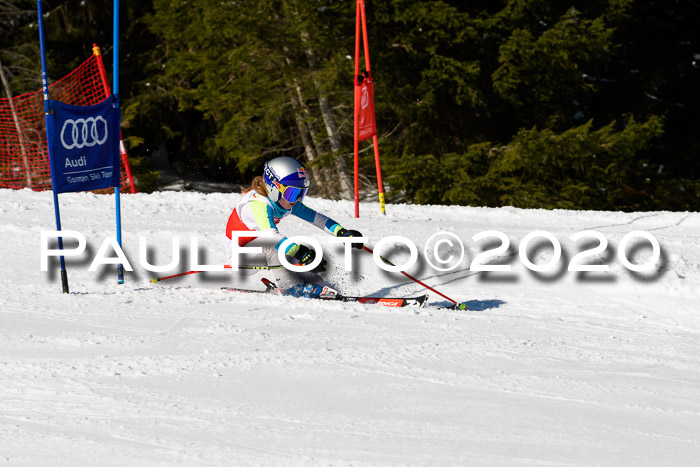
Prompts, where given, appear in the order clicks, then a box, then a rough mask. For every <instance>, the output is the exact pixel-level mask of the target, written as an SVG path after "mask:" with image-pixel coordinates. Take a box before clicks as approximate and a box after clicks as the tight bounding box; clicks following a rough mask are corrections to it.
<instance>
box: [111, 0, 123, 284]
mask: <svg viewBox="0 0 700 467" xmlns="http://www.w3.org/2000/svg"><path fill="white" fill-rule="evenodd" d="M113 15H114V39H113V42H114V61H113V65H112V73H114V77H113V80H114V85H113V86H112V92H114V95H115V97H116V99H115V101H114V108H115V109H116V108H119V0H114V14H113ZM118 170H119V183H121V179H122V175H121V164H119V169H118ZM119 188H120V187H119V185H117V186H115V187H114V200H115V207H116V211H117V244H119V248H121V247H122V211H121V200H120V193H119ZM117 282H118V283H119V284H123V283H124V265H123V264H119V265H118V266H117Z"/></svg>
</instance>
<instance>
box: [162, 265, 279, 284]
mask: <svg viewBox="0 0 700 467" xmlns="http://www.w3.org/2000/svg"><path fill="white" fill-rule="evenodd" d="M283 267H284V266H281V265H280V266H245V265H242V266H238V269H259V270H270V269H282V268H283ZM224 268H229V269H230V268H231V265H230V264H225V265H224ZM200 272H204V271H187V272H181V273H179V274H173V275H172V276H165V277H154V278H153V279H151V282H152V283H154V284H157V283H158V282H160V281H164V280H167V279H175V278H176V277H182V276H187V275H189V274H199V273H200Z"/></svg>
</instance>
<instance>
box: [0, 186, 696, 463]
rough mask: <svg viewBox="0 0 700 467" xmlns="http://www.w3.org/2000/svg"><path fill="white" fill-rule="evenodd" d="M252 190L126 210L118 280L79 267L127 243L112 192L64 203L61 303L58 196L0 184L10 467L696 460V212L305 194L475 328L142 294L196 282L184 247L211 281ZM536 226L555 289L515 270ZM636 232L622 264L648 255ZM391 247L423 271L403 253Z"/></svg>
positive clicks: (344, 282) (157, 201)
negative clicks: (47, 252) (161, 268)
mask: <svg viewBox="0 0 700 467" xmlns="http://www.w3.org/2000/svg"><path fill="white" fill-rule="evenodd" d="M239 196H240V195H238V194H220V193H213V194H201V193H176V192H163V193H154V194H136V195H122V198H121V209H122V224H123V244H124V251H125V254H126V257H127V258H128V260H129V262H130V264H131V266H132V267H133V268H134V272H130V273H127V274H126V283H125V284H123V285H118V284H117V280H116V272H115V266H114V265H106V266H99V267H98V268H97V270H96V271H95V272H90V271H89V268H90V265H91V263H92V261H93V259H94V257H95V256H98V253H99V249H100V246H101V245H102V244H103V241H104V239H105V238H106V237H113V236H115V235H116V234H115V222H114V197H113V196H111V195H101V196H100V195H94V194H89V193H76V194H65V195H60V197H59V199H60V209H61V220H62V224H63V229H64V230H76V231H80V232H81V233H83V234H84V235H85V237H86V238H87V250H86V251H85V253H84V254H82V255H81V256H77V257H68V258H66V262H67V270H68V280H69V285H70V290H71V293H70V294H63V293H61V280H60V273H59V266H58V261H57V259H55V258H52V259H51V261H49V270H48V271H46V272H43V271H41V270H40V264H41V261H40V259H41V258H40V251H41V233H42V231H54V230H55V218H54V209H53V198H52V194H51V193H50V192H44V193H35V192H32V191H29V190H22V191H12V190H0V258H1V259H2V264H1V267H0V285H1V287H0V464H7V465H32V466H48V465H51V466H68V465H71V466H73V465H90V466H150V465H187V466H192V465H201V466H217V465H222V466H223V465H517V466H522V465H586V466H589V465H615V466H620V465H629V466H644V465H648V466H658V465H669V466H682V465H687V466H690V465H698V459H700V300H699V298H700V297H699V291H700V214H698V213H687V212H643V213H642V212H640V213H619V212H590V211H585V212H574V211H545V210H522V209H514V208H501V209H486V208H470V207H449V206H413V205H388V206H387V215H386V216H383V215H381V213H380V212H379V207H378V205H377V204H371V203H366V204H363V205H362V206H361V217H360V218H359V219H355V218H354V206H353V204H352V203H351V202H346V201H328V200H322V199H314V198H311V199H308V200H307V205H309V206H310V207H312V208H314V209H316V210H318V211H320V212H323V213H326V214H328V215H330V216H331V217H333V218H334V219H336V220H337V221H339V222H340V223H341V224H342V225H343V226H345V227H346V228H353V229H357V230H360V231H361V232H362V233H363V234H365V236H367V237H369V239H370V241H369V243H368V245H369V246H373V245H375V244H377V243H378V242H379V241H380V240H381V239H382V238H384V237H387V236H389V235H402V236H404V237H406V238H408V239H410V240H411V241H412V242H414V243H415V244H416V246H417V248H418V252H419V262H418V263H417V264H416V265H415V266H414V267H412V268H410V269H409V270H408V272H409V273H410V274H412V275H413V276H414V277H416V278H418V279H420V280H422V281H424V282H425V283H426V284H427V285H429V286H431V287H433V288H435V289H436V290H438V291H440V292H441V293H443V294H444V295H446V296H447V297H449V298H451V299H454V300H456V301H459V302H466V303H467V306H468V308H469V310H467V311H454V310H447V309H443V308H440V307H441V306H446V305H450V302H449V301H448V300H446V299H444V298H442V297H440V296H439V295H437V294H435V293H433V292H430V297H431V298H430V304H429V306H427V307H425V308H421V309H413V308H400V309H397V308H383V307H379V306H372V305H361V304H352V303H339V302H321V301H312V300H308V299H293V298H287V297H279V296H271V295H260V294H243V293H231V292H226V291H222V290H221V287H222V286H244V287H247V288H255V289H262V285H261V283H260V282H259V278H260V276H258V277H253V278H249V279H248V280H241V279H240V278H237V277H235V276H234V275H233V274H232V273H231V272H228V271H227V272H215V273H202V274H194V275H187V276H184V277H182V278H178V279H171V280H164V281H162V282H160V283H157V284H152V283H151V282H150V279H151V278H152V277H154V276H159V277H163V276H165V275H168V274H174V273H177V272H183V271H187V270H189V269H190V265H189V261H190V257H191V256H192V251H193V248H192V246H191V243H190V242H191V239H192V238H196V241H197V242H198V246H197V248H196V251H197V253H198V256H199V262H200V263H201V264H207V265H214V264H223V263H224V262H225V255H224V253H223V251H224V250H223V247H222V244H221V241H220V237H221V235H222V234H223V231H224V228H225V225H226V221H227V219H228V215H229V213H230V211H231V208H232V207H233V206H234V205H235V203H236V201H237V200H238V199H239ZM279 227H280V230H281V232H282V233H283V234H286V235H305V236H308V237H312V238H314V239H315V240H317V241H319V243H321V245H322V246H323V248H324V252H325V255H326V257H327V258H328V259H329V263H330V269H329V272H328V273H326V274H325V277H326V279H327V280H329V281H330V282H332V283H334V284H336V285H337V287H338V289H339V290H340V291H341V292H343V293H345V294H348V295H358V294H362V295H374V296H406V295H408V296H415V295H420V294H423V293H425V292H426V289H424V288H423V287H422V286H420V285H419V284H417V283H415V282H413V281H411V280H409V279H407V278H406V277H405V276H403V275H402V274H400V273H388V272H384V271H382V270H381V269H380V268H379V267H378V266H377V265H376V264H375V263H374V262H373V259H372V256H371V255H370V254H369V253H367V252H364V251H362V250H353V254H354V256H353V263H352V265H353V271H352V272H346V271H345V270H344V262H343V250H342V247H341V246H338V245H335V244H332V243H331V242H330V240H331V237H329V236H328V235H327V234H325V233H324V232H322V231H320V230H318V229H316V228H315V227H314V226H312V225H309V224H306V223H304V222H303V221H301V220H298V219H285V220H284V221H283V222H282V223H281V224H280V226H279ZM492 230H498V231H500V232H502V233H503V234H504V235H505V237H506V238H507V239H508V240H509V246H508V248H507V249H504V251H503V252H500V253H497V254H495V255H493V256H491V257H490V258H486V259H485V261H484V263H487V264H491V263H495V264H500V265H510V266H511V271H509V272H478V271H475V270H473V268H471V267H470V266H471V263H472V261H473V260H474V258H475V257H476V256H477V255H478V254H480V253H482V252H484V251H490V250H493V249H496V248H498V247H499V246H500V245H501V240H499V239H498V238H497V237H495V236H493V234H491V236H490V237H487V238H483V239H481V240H474V239H473V237H474V236H475V235H476V234H479V233H480V232H485V231H492ZM587 230H595V231H598V232H600V233H601V234H602V236H604V239H605V240H607V242H608V245H607V248H606V249H605V251H602V252H600V253H596V254H594V255H592V256H590V257H588V258H585V259H584V260H583V261H581V263H582V264H597V265H607V266H608V271H604V272H574V271H568V270H567V268H568V265H569V263H570V262H571V261H572V259H573V257H574V256H576V255H577V254H578V253H580V252H582V251H587V250H590V249H592V248H595V247H596V246H598V244H599V240H595V239H594V238H592V237H587V238H584V239H580V240H572V238H571V237H572V235H574V234H576V233H577V232H580V231H587ZM537 231H546V232H550V233H551V234H552V235H553V238H554V240H555V241H557V242H559V243H561V246H562V254H561V258H560V259H559V260H558V261H557V260H556V256H554V255H555V250H554V249H553V247H552V242H551V240H547V239H546V238H545V237H543V236H542V235H543V234H538V235H539V236H537V237H536V238H535V239H533V241H531V242H529V247H527V248H524V250H526V251H525V253H526V257H527V259H528V260H529V261H531V262H532V263H533V265H534V266H535V267H537V266H538V265H547V264H548V263H550V262H551V263H552V265H553V266H554V267H553V269H551V270H549V271H545V272H534V271H532V270H530V269H528V268H527V267H525V260H523V259H522V258H521V257H520V255H519V252H520V250H521V248H520V246H521V245H520V242H521V240H522V239H523V238H524V237H525V236H526V235H528V234H529V233H531V232H537ZM636 231H644V232H648V233H649V234H651V235H653V238H655V239H657V240H658V242H659V245H660V254H659V259H658V261H656V263H655V265H653V267H652V268H651V270H649V271H646V272H632V271H630V269H629V268H627V267H625V266H624V265H623V263H622V261H621V260H620V258H619V257H618V250H619V248H618V246H619V243H620V241H621V240H622V238H623V237H625V236H626V235H628V234H630V233H631V232H636ZM438 233H439V235H438V236H437V237H433V238H432V239H431V240H430V242H429V241H428V240H429V239H430V238H431V236H433V235H434V234H438ZM446 233H451V234H454V236H451V237H443V238H449V239H451V240H452V242H453V246H454V247H449V245H448V244H447V243H445V242H443V243H441V244H440V248H442V249H441V250H439V254H440V258H442V259H443V260H445V259H447V258H448V257H449V256H454V257H455V258H458V257H459V253H460V250H459V248H458V244H457V241H456V238H457V239H460V240H461V241H462V242H463V244H464V246H465V256H464V258H463V259H462V261H461V262H460V263H459V264H458V267H456V268H455V269H453V270H450V271H438V270H436V269H434V268H433V267H431V266H430V265H429V264H427V263H426V262H425V259H424V258H425V253H424V250H423V248H424V247H425V246H426V244H428V243H431V242H432V243H433V244H434V243H435V242H437V241H438V240H439V239H440V238H441V237H440V235H443V236H444V235H446ZM635 235H636V236H633V238H632V240H631V241H630V242H629V243H628V245H627V246H626V248H625V255H626V256H625V257H626V258H628V259H629V261H630V262H631V263H632V265H633V267H634V265H643V264H649V263H651V262H653V260H654V251H653V248H652V246H651V244H650V242H649V241H648V240H646V239H645V238H643V237H640V236H639V235H638V234H635ZM455 236H456V238H455ZM139 237H143V238H145V240H146V242H147V243H146V244H147V249H148V259H149V261H150V262H151V263H153V264H156V265H164V264H167V263H169V262H170V260H171V259H172V256H173V241H174V239H179V242H180V243H179V245H176V252H177V255H176V258H177V259H179V260H180V261H179V266H178V267H177V268H175V269H174V270H172V271H171V272H170V273H153V272H149V271H147V270H146V269H145V268H144V266H143V265H142V264H140V261H139ZM76 246H77V242H76V241H74V240H67V241H66V248H75V247H76ZM429 246H430V245H429ZM108 251H109V254H108V255H107V256H114V252H113V251H112V250H108ZM428 251H429V252H430V251H431V250H430V248H428ZM521 253H522V252H521ZM382 254H383V255H385V256H387V257H389V258H390V259H391V261H392V262H394V263H397V264H401V263H403V262H405V260H406V259H407V258H408V256H409V253H408V249H407V248H406V247H401V246H400V245H399V244H398V243H390V244H389V245H388V246H387V247H386V248H385V251H383V252H382ZM487 254H491V253H487ZM432 260H433V263H434V264H435V265H437V266H443V263H438V262H436V260H435V259H434V258H433V259H432ZM444 268H447V265H444Z"/></svg>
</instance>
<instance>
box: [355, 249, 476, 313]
mask: <svg viewBox="0 0 700 467" xmlns="http://www.w3.org/2000/svg"><path fill="white" fill-rule="evenodd" d="M362 249H363V250H365V251H367V252H369V253H372V254H374V251H372V250H371V249H369V248H367V247H366V246H364V245H363V246H362ZM379 258H381V260H382V261H384V262H385V263H386V264H388V265H389V266H394V267H395V266H396V265H395V264H393V263H392V262H391V261H389V260H388V259H386V258H385V257H383V256H379ZM401 274H403V275H404V276H406V277H408V278H409V279H411V280H412V281H413V282H416V283H418V284H420V285H422V286H423V287H425V288H426V289H428V290H430V291H432V292H435V293H436V294H438V295H439V296H441V297H442V298H445V299H447V300H449V301H451V302H452V303H454V304H455V306H456V307H460V305H463V304H459V303H457V302H456V301H455V300H452V299H451V298H450V297H448V296H447V295H445V294H442V293H440V292H438V291H437V290H435V289H434V288H432V287H430V286H429V285H427V284H424V283H423V282H421V281H419V280H418V279H416V278H415V277H413V276H412V275H410V274H409V273H407V272H406V271H401ZM465 308H466V307H465ZM465 308H461V307H460V308H458V309H465Z"/></svg>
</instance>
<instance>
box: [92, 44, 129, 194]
mask: <svg viewBox="0 0 700 467" xmlns="http://www.w3.org/2000/svg"><path fill="white" fill-rule="evenodd" d="M92 53H93V55H94V56H95V57H97V69H98V70H99V71H100V77H101V78H102V85H103V86H104V89H105V97H109V95H110V94H112V90H111V89H110V88H109V81H107V72H106V71H105V66H104V63H103V62H102V53H101V52H100V48H99V47H98V46H97V44H92ZM119 154H120V155H121V158H122V164H124V170H125V171H126V178H127V180H129V185H130V186H131V192H132V193H136V185H134V177H133V176H132V175H131V166H130V165H129V158H128V157H127V155H126V147H125V146H124V140H123V139H122V133H121V130H119Z"/></svg>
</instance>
